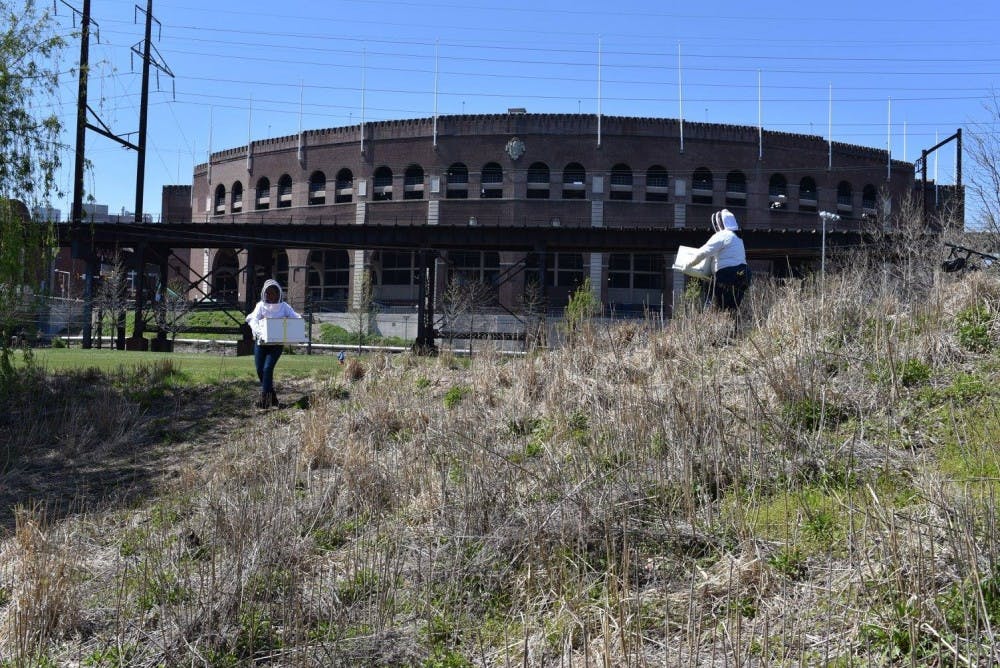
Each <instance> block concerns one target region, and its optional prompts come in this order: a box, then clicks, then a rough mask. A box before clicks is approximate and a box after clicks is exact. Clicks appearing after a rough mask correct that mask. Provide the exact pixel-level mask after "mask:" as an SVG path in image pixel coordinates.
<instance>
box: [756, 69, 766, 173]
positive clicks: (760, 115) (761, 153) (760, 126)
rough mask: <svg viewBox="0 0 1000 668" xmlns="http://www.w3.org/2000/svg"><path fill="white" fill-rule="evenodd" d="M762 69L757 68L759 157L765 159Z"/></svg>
mask: <svg viewBox="0 0 1000 668" xmlns="http://www.w3.org/2000/svg"><path fill="white" fill-rule="evenodd" d="M760 79H761V73H760V70H759V69H758V70H757V159H758V160H763V159H764V102H763V99H762V96H761V89H760Z"/></svg>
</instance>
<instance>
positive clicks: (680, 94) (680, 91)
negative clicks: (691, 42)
mask: <svg viewBox="0 0 1000 668" xmlns="http://www.w3.org/2000/svg"><path fill="white" fill-rule="evenodd" d="M677 107H678V110H677V114H678V116H680V118H679V120H680V122H681V153H683V152H684V85H683V83H682V80H681V43H680V42H678V43H677Z"/></svg>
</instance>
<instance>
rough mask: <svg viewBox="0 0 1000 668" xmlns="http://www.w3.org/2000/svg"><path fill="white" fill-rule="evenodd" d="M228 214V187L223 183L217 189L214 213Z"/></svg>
mask: <svg viewBox="0 0 1000 668" xmlns="http://www.w3.org/2000/svg"><path fill="white" fill-rule="evenodd" d="M225 212H226V186H224V185H222V184H221V183H220V184H219V185H217V186H216V187H215V204H214V205H213V207H212V213H214V214H216V215H218V214H220V213H225Z"/></svg>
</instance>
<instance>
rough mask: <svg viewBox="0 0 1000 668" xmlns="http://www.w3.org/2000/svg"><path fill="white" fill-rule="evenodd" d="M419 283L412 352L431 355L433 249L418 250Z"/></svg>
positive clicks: (434, 351)
mask: <svg viewBox="0 0 1000 668" xmlns="http://www.w3.org/2000/svg"><path fill="white" fill-rule="evenodd" d="M417 254H418V256H419V258H420V284H419V286H417V338H416V340H415V341H414V342H413V352H415V353H417V354H418V355H433V354H435V353H436V352H437V346H436V345H435V344H434V292H435V290H434V288H435V285H436V283H437V277H436V276H435V265H436V264H437V261H436V259H435V257H434V253H433V251H429V250H419V251H417Z"/></svg>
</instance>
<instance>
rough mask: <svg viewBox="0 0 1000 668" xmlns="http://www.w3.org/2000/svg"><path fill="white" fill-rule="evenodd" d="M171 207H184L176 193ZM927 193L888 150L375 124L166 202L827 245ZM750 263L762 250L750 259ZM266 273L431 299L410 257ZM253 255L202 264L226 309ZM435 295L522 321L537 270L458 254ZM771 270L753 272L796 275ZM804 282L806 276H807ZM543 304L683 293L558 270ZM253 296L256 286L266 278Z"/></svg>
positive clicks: (663, 265) (221, 166) (267, 214)
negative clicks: (450, 293)
mask: <svg viewBox="0 0 1000 668" xmlns="http://www.w3.org/2000/svg"><path fill="white" fill-rule="evenodd" d="M168 189H169V191H168ZM913 191H914V174H913V164H912V163H909V162H904V161H901V160H895V159H891V156H889V155H888V153H887V151H886V150H885V149H878V148H871V147H866V146H857V145H851V144H845V143H841V142H832V143H831V142H829V141H828V140H826V139H824V138H823V137H819V136H812V135H801V134H791V133H785V132H773V131H768V130H763V131H761V130H760V129H759V128H757V127H755V126H736V125H721V124H709V123H695V122H691V123H684V124H683V126H682V125H681V123H680V122H679V121H678V120H677V119H670V118H636V117H602V118H601V119H600V120H598V119H596V118H595V117H594V116H592V115H583V114H529V113H526V111H525V110H523V109H521V108H512V109H510V110H509V111H508V113H506V114H491V115H456V116H442V117H438V118H423V119H409V120H397V121H382V122H374V123H365V124H363V125H352V126H348V127H338V128H331V129H323V130H309V131H305V132H303V133H301V134H299V135H291V136H285V137H277V138H268V139H263V140H257V141H253V142H251V143H250V145H249V146H241V147H234V148H231V149H226V150H223V151H218V152H214V153H212V155H211V156H210V159H209V162H208V163H207V164H200V165H197V166H196V167H195V169H194V175H193V181H192V186H191V187H190V188H189V187H186V186H168V187H167V189H165V190H164V196H163V197H164V206H163V218H164V220H168V221H170V222H180V221H183V220H194V221H199V222H201V221H204V222H235V223H253V222H267V221H273V220H285V221H289V220H294V221H296V222H299V221H300V222H304V223H319V222H330V223H350V224H359V225H482V226H491V225H505V226H510V225H522V226H524V225H526V226H559V227H563V228H574V227H575V228H588V227H648V228H663V229H685V228H686V229H697V230H704V231H705V233H706V234H705V237H706V238H707V237H708V235H709V234H710V224H709V218H710V216H711V214H712V212H713V211H717V210H719V209H721V208H723V207H726V208H729V209H730V210H732V211H733V213H734V214H735V215H736V217H737V219H738V220H739V222H740V225H741V226H742V227H743V228H744V229H750V230H802V231H805V232H809V231H816V230H817V229H818V228H819V225H820V218H819V215H818V213H819V212H820V211H830V212H836V213H837V214H838V215H839V219H838V223H837V228H838V229H846V230H858V229H861V228H862V226H873V225H874V226H878V225H880V224H881V221H884V220H887V219H888V216H889V215H890V214H891V213H892V212H893V210H894V208H896V207H899V206H900V204H901V203H902V202H903V201H904V199H906V198H908V197H910V196H911V195H912V194H913ZM748 250H750V251H751V252H752V249H748ZM270 257H271V266H267V267H257V268H255V270H254V271H257V272H258V273H261V275H268V276H274V277H276V278H278V280H279V281H281V282H282V283H283V284H285V285H286V286H287V287H288V296H289V298H290V300H292V301H293V303H295V304H296V305H298V306H302V305H303V304H305V303H307V302H312V303H319V302H327V303H332V302H339V303H341V304H348V303H350V302H351V300H352V299H354V298H355V296H356V295H355V291H356V289H357V286H359V285H361V278H362V276H364V275H368V276H370V277H371V279H372V282H373V285H374V288H375V293H376V299H377V300H378V301H379V302H380V303H382V304H385V305H399V306H407V305H412V304H414V303H415V302H416V300H417V299H418V282H417V279H416V276H417V274H418V271H417V269H418V262H417V258H416V255H415V253H414V252H413V250H411V249H393V250H388V249H382V250H376V249H372V250H358V251H347V250H308V249H294V248H274V249H273V252H272V253H270ZM247 262H248V257H247V254H246V252H245V250H244V249H240V248H232V249H225V248H223V249H193V251H192V254H191V261H190V266H191V267H193V268H197V270H198V271H197V273H198V274H199V276H196V275H194V270H192V276H191V279H192V281H196V280H204V281H206V282H207V283H208V284H209V285H208V286H207V287H208V292H209V293H211V294H213V295H219V296H222V295H230V294H233V293H235V292H237V291H239V292H240V297H241V298H244V297H245V296H246V295H245V294H244V293H249V295H250V296H253V294H254V290H253V289H250V288H249V286H247V287H243V286H242V285H240V286H238V285H237V284H238V283H239V282H240V280H244V279H240V277H244V278H245V277H247V276H248V274H252V273H253V272H248V269H250V268H249V267H248V266H247ZM440 262H441V263H443V264H442V269H443V271H441V272H439V274H438V279H437V280H438V285H437V290H439V291H440V290H442V288H443V286H444V285H445V284H446V283H447V282H448V281H450V280H453V279H455V278H466V279H468V280H475V281H480V282H485V283H490V282H491V281H494V280H495V279H496V278H497V277H498V276H503V275H505V274H509V273H511V272H510V271H509V270H510V268H512V267H516V266H517V265H518V263H525V262H526V263H527V265H526V267H525V271H524V272H522V273H521V274H520V275H518V276H515V277H513V278H512V279H509V280H507V281H506V283H505V285H504V286H503V287H502V288H498V290H499V292H498V294H496V295H494V299H495V300H496V301H497V302H499V303H500V304H501V305H503V306H505V307H508V308H513V307H514V306H515V305H516V304H517V303H518V300H519V298H520V295H521V294H522V293H523V292H524V290H525V289H526V284H525V278H524V277H525V276H529V275H531V272H532V271H534V270H535V269H536V267H535V266H534V265H533V264H532V263H533V262H537V260H535V259H533V258H527V259H525V256H524V254H523V253H521V254H518V253H514V252H501V253H497V252H481V251H479V250H477V249H474V248H470V249H468V251H463V252H456V251H451V252H449V253H446V254H444V255H443V256H442V258H441V260H440ZM792 265H793V263H792V262H790V261H787V260H786V259H784V258H781V259H778V260H774V259H760V258H758V259H757V260H756V263H755V271H756V270H760V271H762V272H764V273H774V274H779V275H780V274H782V273H786V272H788V271H797V270H798V267H795V266H792ZM803 269H805V267H803ZM543 270H544V273H545V285H544V286H542V287H543V289H544V292H545V298H546V301H547V303H548V304H549V305H551V306H556V307H558V306H561V305H564V304H566V303H567V300H568V298H569V296H570V294H571V293H572V291H573V290H574V289H575V288H576V287H577V286H578V285H580V284H581V283H582V282H583V280H584V279H585V278H588V277H589V278H590V279H591V284H592V286H593V288H594V290H595V292H597V295H596V296H598V297H599V299H600V300H601V302H603V303H605V304H616V305H619V306H624V307H633V308H642V307H646V306H651V305H660V304H663V303H664V302H666V303H667V304H670V302H671V301H672V294H676V292H677V289H678V281H682V280H683V277H678V276H677V275H676V274H675V272H674V271H672V269H671V259H670V257H669V255H668V253H667V252H665V250H664V251H661V250H659V249H650V251H649V253H632V254H622V253H610V252H608V253H555V254H552V255H551V257H547V258H546V259H545V265H544V267H543ZM251 278H253V277H252V276H251Z"/></svg>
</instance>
